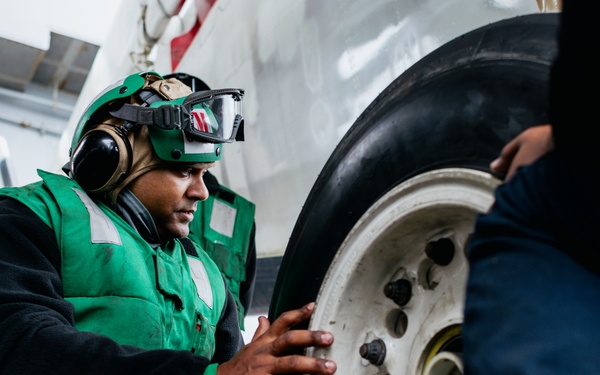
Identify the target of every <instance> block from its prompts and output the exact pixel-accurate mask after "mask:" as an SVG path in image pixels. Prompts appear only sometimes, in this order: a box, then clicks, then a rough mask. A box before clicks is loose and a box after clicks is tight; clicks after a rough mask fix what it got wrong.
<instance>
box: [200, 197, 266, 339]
mask: <svg viewBox="0 0 600 375" xmlns="http://www.w3.org/2000/svg"><path fill="white" fill-rule="evenodd" d="M221 189H222V191H221V192H217V193H214V194H213V193H211V194H210V196H209V197H208V199H207V200H205V201H203V202H201V204H198V209H197V210H196V213H195V217H194V220H193V221H192V222H191V223H190V234H189V238H190V239H191V240H193V241H195V242H196V243H198V244H200V246H202V248H203V249H204V250H205V251H206V253H208V255H209V256H210V257H211V258H212V259H213V260H214V261H215V263H216V264H217V266H218V267H219V269H220V270H221V273H222V274H223V276H224V277H225V279H226V280H227V286H228V288H229V290H230V291H231V294H233V297H234V298H235V301H236V304H237V307H238V312H239V320H240V327H241V328H242V329H244V317H245V316H246V313H247V312H246V311H244V306H243V305H242V302H241V301H240V284H241V283H242V282H243V281H244V280H246V258H247V257H248V248H249V245H250V233H251V232H252V226H253V224H254V213H255V210H256V206H255V205H254V203H252V202H250V201H248V200H247V199H245V198H243V197H242V196H240V195H238V194H236V193H234V192H233V191H231V190H230V189H228V188H226V187H224V186H221Z"/></svg>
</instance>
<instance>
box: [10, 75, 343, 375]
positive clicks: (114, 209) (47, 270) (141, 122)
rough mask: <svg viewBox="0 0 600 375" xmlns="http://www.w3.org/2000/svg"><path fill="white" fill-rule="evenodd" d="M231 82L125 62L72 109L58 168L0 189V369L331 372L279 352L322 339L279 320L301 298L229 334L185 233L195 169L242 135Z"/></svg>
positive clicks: (298, 316) (211, 274)
mask: <svg viewBox="0 0 600 375" xmlns="http://www.w3.org/2000/svg"><path fill="white" fill-rule="evenodd" d="M243 96H244V92H243V90H239V89H222V90H214V91H202V92H196V93H194V92H192V90H191V89H190V88H189V87H188V86H186V85H184V84H183V83H182V82H181V81H179V80H177V79H175V78H171V79H164V78H163V77H162V76H160V75H159V74H157V73H155V72H142V73H136V74H132V75H130V76H128V77H126V78H124V79H123V80H121V81H119V82H116V83H115V84H114V85H111V86H109V87H108V88H106V89H105V90H104V91H103V92H102V93H100V94H99V95H98V96H97V97H96V98H95V99H94V100H93V101H92V103H91V104H90V105H89V106H88V108H87V109H86V110H85V111H84V113H83V115H82V117H81V119H80V121H79V123H78V126H77V129H76V130H75V133H74V137H73V141H72V144H71V151H70V155H69V156H70V161H69V163H68V164H67V165H66V166H65V167H64V171H65V172H66V174H67V175H66V176H64V175H59V174H54V173H49V172H44V171H39V175H40V177H41V180H40V181H38V182H35V183H32V184H30V185H26V186H23V187H14V188H4V189H0V286H1V287H0V301H1V303H0V337H1V339H0V373H6V374H17V373H18V374H24V373H26V374H29V373H31V374H107V373H108V374H207V375H208V374H218V375H227V374H273V373H290V372H299V373H315V374H332V373H334V372H335V369H336V367H335V363H333V362H332V361H329V360H325V359H322V358H311V357H307V356H303V355H297V354H291V353H296V352H297V351H298V350H302V349H303V348H306V347H311V346H317V347H327V346H329V345H331V344H332V342H333V337H332V336H331V334H330V333H327V332H322V331H310V330H301V329H292V328H293V326H295V325H297V324H298V323H301V322H303V321H306V320H307V319H309V318H310V316H311V314H312V309H313V304H308V305H306V306H304V307H303V308H300V309H298V310H292V311H289V312H287V313H284V314H282V315H281V316H280V317H279V318H278V319H277V320H275V321H274V322H272V323H270V322H269V321H268V320H267V318H266V317H259V326H258V328H257V331H256V333H255V334H254V337H253V339H252V341H251V342H250V343H249V344H247V345H246V346H243V342H242V336H241V332H240V329H239V324H238V315H237V307H236V304H235V301H234V300H233V297H232V295H231V293H230V291H229V290H228V289H227V284H226V282H225V280H224V279H223V277H222V275H221V272H220V270H219V268H218V267H217V265H216V264H215V263H214V261H212V259H211V258H210V257H209V256H208V255H207V253H206V252H205V251H204V250H203V249H202V248H201V247H200V246H199V245H197V244H194V242H192V241H191V240H189V239H188V238H187V236H188V234H189V223H190V222H191V221H192V220H193V217H194V212H195V211H196V210H197V207H198V202H201V201H202V200H205V199H207V198H208V195H209V194H208V190H207V188H206V185H205V184H204V182H203V175H204V174H205V173H206V171H207V170H208V168H210V167H211V166H213V165H214V163H215V162H217V161H218V160H219V159H220V158H221V157H222V151H223V150H222V148H223V143H228V142H233V141H235V140H242V139H241V137H240V135H241V134H243V133H242V131H241V130H240V129H241V128H242V127H243V118H242V115H241V101H242V100H243ZM238 130H240V131H239V132H238Z"/></svg>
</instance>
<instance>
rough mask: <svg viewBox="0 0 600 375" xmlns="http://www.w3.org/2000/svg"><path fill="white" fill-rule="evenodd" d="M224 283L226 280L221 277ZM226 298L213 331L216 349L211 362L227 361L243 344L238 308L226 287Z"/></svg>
mask: <svg viewBox="0 0 600 375" xmlns="http://www.w3.org/2000/svg"><path fill="white" fill-rule="evenodd" d="M223 282H224V283H225V285H227V282H226V281H225V279H223ZM226 291H227V300H226V302H225V308H224V309H223V313H222V314H221V319H219V323H218V324H217V331H216V332H215V341H216V346H217V351H216V352H215V355H214V356H213V359H212V363H223V362H226V361H228V360H229V359H230V358H231V357H233V356H234V355H235V353H237V352H238V351H239V350H240V349H241V348H242V346H244V338H243V336H242V331H240V323H239V320H238V310H237V305H236V304H235V300H234V299H233V295H232V294H231V292H230V291H229V289H227V288H226Z"/></svg>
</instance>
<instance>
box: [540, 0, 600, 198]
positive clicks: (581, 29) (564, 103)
mask: <svg viewBox="0 0 600 375" xmlns="http://www.w3.org/2000/svg"><path fill="white" fill-rule="evenodd" d="M562 7H563V10H562V12H561V15H560V26H559V34H558V56H557V58H556V60H555V61H554V64H553V65H552V69H551V73H550V103H549V108H550V113H549V115H550V123H551V124H552V126H553V136H554V141H555V145H556V150H557V152H559V153H560V154H561V155H562V156H563V157H564V158H565V160H566V161H567V162H568V165H569V168H570V171H571V176H572V179H573V183H574V184H576V185H578V186H580V187H581V188H582V193H585V192H587V195H588V199H589V201H590V206H591V207H595V208H596V209H600V196H599V195H598V194H597V192H596V191H595V184H591V183H590V180H589V176H590V174H593V171H596V170H597V169H598V164H600V153H599V152H598V151H597V147H598V146H597V145H598V139H597V138H596V137H597V136H598V134H599V132H598V129H597V128H598V124H597V122H598V121H597V118H596V105H597V101H598V99H597V98H598V94H597V93H596V91H595V90H596V89H597V88H598V87H599V86H600V70H599V69H598V60H597V58H596V56H595V55H596V51H597V50H598V47H599V43H598V31H597V30H598V26H597V25H596V18H597V14H598V12H600V2H598V1H583V0H564V1H563V3H562ZM569 178H571V177H569Z"/></svg>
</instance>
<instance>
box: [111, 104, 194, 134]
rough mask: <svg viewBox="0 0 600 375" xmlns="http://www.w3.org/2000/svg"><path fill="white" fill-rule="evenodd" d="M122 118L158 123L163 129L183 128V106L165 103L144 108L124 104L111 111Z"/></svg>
mask: <svg viewBox="0 0 600 375" xmlns="http://www.w3.org/2000/svg"><path fill="white" fill-rule="evenodd" d="M109 113H110V114H111V115H112V116H114V117H116V118H120V119H121V120H126V121H131V122H135V123H137V124H140V125H156V126H158V127H160V128H162V129H173V128H177V129H181V128H182V127H183V124H182V116H181V106H179V105H175V106H167V105H163V106H160V107H158V108H144V107H140V106H137V105H131V104H123V105H122V106H121V108H119V109H117V110H113V111H110V112H109Z"/></svg>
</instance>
